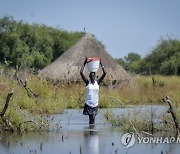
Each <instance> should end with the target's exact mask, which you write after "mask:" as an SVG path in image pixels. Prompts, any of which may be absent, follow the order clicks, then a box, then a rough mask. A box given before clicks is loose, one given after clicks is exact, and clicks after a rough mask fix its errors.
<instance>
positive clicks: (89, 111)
mask: <svg viewBox="0 0 180 154" xmlns="http://www.w3.org/2000/svg"><path fill="white" fill-rule="evenodd" d="M92 60H93V59H91V60H89V59H87V58H86V59H85V61H84V64H83V66H82V67H81V69H80V74H81V77H82V79H83V81H84V83H85V84H86V99H85V105H84V110H83V114H84V115H89V124H94V123H95V117H96V115H97V112H98V104H99V84H100V83H101V82H102V81H103V79H104V77H105V76H106V72H105V69H104V66H103V65H102V63H101V60H100V59H99V60H100V66H101V68H102V71H103V75H102V76H101V77H100V78H99V79H98V80H96V73H95V71H97V70H95V71H94V70H93V72H91V71H92V69H91V70H90V73H89V80H88V79H87V78H86V77H85V76H84V74H83V71H84V67H85V65H86V64H87V63H89V62H91V61H92ZM95 60H97V58H96V59H95Z"/></svg>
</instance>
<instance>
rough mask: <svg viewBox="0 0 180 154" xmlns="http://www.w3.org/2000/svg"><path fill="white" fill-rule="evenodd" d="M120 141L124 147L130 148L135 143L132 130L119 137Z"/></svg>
mask: <svg viewBox="0 0 180 154" xmlns="http://www.w3.org/2000/svg"><path fill="white" fill-rule="evenodd" d="M121 143H122V145H123V147H124V148H130V147H132V146H133V145H134V144H135V136H134V133H133V132H130V133H126V134H124V135H123V136H122V137H121Z"/></svg>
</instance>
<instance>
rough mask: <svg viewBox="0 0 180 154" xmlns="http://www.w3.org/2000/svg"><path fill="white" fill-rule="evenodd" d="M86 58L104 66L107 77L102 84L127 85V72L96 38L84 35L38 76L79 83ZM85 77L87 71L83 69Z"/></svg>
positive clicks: (128, 78) (100, 71)
mask: <svg viewBox="0 0 180 154" xmlns="http://www.w3.org/2000/svg"><path fill="white" fill-rule="evenodd" d="M87 57H99V58H101V61H102V64H103V65H104V66H105V69H106V72H107V76H106V77H105V79H104V82H105V83H107V84H109V83H112V84H118V85H119V84H122V83H125V84H128V83H129V81H130V76H129V75H128V74H127V72H126V71H125V70H124V69H123V68H122V67H121V66H120V65H119V64H118V63H117V62H116V61H115V60H114V59H113V58H112V57H111V56H110V55H109V54H108V53H107V52H106V51H105V49H104V46H103V45H102V44H101V43H100V42H99V41H98V40H96V38H95V37H94V36H93V35H92V34H90V33H86V34H85V35H84V36H83V37H82V38H81V39H80V40H79V41H78V42H77V43H76V44H75V45H74V46H73V47H71V48H70V49H68V50H67V51H66V52H64V53H63V54H62V55H61V56H60V57H59V58H57V59H56V60H55V61H54V62H52V63H51V64H50V65H48V66H47V67H45V68H44V69H43V70H41V71H40V73H39V76H44V77H46V78H49V79H52V80H55V81H60V82H65V83H67V82H80V81H82V79H81V76H80V68H81V66H82V65H83V62H84V59H85V58H87ZM84 73H85V75H87V77H88V71H87V69H86V68H85V70H84ZM101 74H102V70H101V69H99V70H98V71H97V76H98V77H99V76H101Z"/></svg>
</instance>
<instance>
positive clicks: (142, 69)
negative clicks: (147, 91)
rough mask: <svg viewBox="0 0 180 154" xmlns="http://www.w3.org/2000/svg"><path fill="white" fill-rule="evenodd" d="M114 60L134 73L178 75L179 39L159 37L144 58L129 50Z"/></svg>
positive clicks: (179, 67) (179, 70)
mask: <svg viewBox="0 0 180 154" xmlns="http://www.w3.org/2000/svg"><path fill="white" fill-rule="evenodd" d="M116 60H117V62H118V63H119V64H121V65H122V66H123V67H124V68H125V69H126V70H127V71H129V72H132V73H136V74H145V75H151V74H161V75H180V40H178V39H175V38H172V37H168V38H166V39H165V38H161V39H160V40H159V42H158V43H157V45H156V46H155V47H154V48H153V49H152V51H151V52H150V53H149V54H148V55H146V56H145V57H144V58H141V56H140V55H138V54H137V53H133V52H131V53H129V54H128V55H127V56H125V57H124V58H119V59H116Z"/></svg>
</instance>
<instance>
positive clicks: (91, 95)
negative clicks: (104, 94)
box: [85, 80, 99, 107]
mask: <svg viewBox="0 0 180 154" xmlns="http://www.w3.org/2000/svg"><path fill="white" fill-rule="evenodd" d="M85 103H86V104H87V105H89V106H90V107H96V106H98V104H99V85H98V84H97V81H95V83H94V84H92V83H91V81H90V80H89V83H88V85H87V86H86V101H85Z"/></svg>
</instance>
